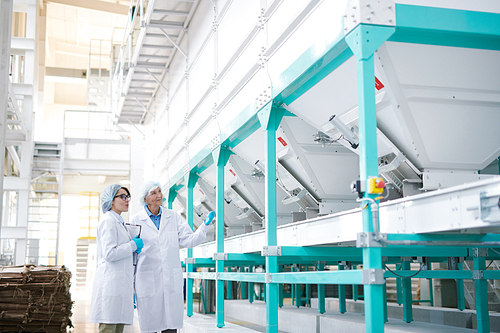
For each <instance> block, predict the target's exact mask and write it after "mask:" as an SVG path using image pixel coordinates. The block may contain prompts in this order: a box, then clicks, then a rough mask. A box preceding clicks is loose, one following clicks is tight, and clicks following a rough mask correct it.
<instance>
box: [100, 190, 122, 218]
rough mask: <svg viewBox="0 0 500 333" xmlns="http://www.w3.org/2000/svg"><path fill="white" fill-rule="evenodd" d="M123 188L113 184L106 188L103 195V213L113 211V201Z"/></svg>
mask: <svg viewBox="0 0 500 333" xmlns="http://www.w3.org/2000/svg"><path fill="white" fill-rule="evenodd" d="M122 187H123V186H121V185H120V184H113V185H109V186H106V188H105V189H104V191H102V193H101V207H102V212H103V213H106V212H107V211H108V210H111V205H112V204H113V199H114V198H115V195H116V192H118V190H119V189H121V188H122Z"/></svg>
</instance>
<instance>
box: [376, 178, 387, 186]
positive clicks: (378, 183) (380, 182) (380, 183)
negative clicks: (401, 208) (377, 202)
mask: <svg viewBox="0 0 500 333" xmlns="http://www.w3.org/2000/svg"><path fill="white" fill-rule="evenodd" d="M375 186H376V187H377V188H384V187H385V182H384V181H383V180H382V179H379V180H378V181H377V182H376V184H375Z"/></svg>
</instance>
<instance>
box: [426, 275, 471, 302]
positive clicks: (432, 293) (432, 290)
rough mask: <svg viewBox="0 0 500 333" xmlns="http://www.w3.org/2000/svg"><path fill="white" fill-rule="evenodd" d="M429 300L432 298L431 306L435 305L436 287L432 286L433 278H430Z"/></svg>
mask: <svg viewBox="0 0 500 333" xmlns="http://www.w3.org/2000/svg"><path fill="white" fill-rule="evenodd" d="M464 297H465V296H464ZM429 300H430V303H429V304H430V305H431V306H434V288H433V287H432V279H429ZM464 302H465V301H464ZM464 306H465V304H464Z"/></svg>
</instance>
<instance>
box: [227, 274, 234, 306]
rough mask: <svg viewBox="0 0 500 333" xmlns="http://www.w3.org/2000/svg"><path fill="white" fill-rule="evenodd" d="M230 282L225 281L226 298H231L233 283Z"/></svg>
mask: <svg viewBox="0 0 500 333" xmlns="http://www.w3.org/2000/svg"><path fill="white" fill-rule="evenodd" d="M229 272H231V271H229ZM231 282H232V281H227V299H233V284H232V283H231Z"/></svg>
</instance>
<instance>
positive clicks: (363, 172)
mask: <svg viewBox="0 0 500 333" xmlns="http://www.w3.org/2000/svg"><path fill="white" fill-rule="evenodd" d="M394 31H395V28H394V27H386V26H372V25H366V24H360V25H358V26H357V27H356V28H354V29H353V30H352V31H351V32H350V33H349V34H348V35H347V36H346V37H345V40H346V42H347V45H348V46H349V47H350V49H351V50H352V52H353V53H354V55H355V56H356V59H357V76H358V106H359V120H358V127H359V169H360V178H361V181H364V182H368V179H369V178H370V177H378V155H377V118H376V106H375V87H374V84H373V78H374V77H375V69H374V61H373V54H374V52H375V51H376V50H377V48H378V47H379V46H380V45H382V44H383V43H384V42H385V41H386V40H387V39H388V38H389V37H390V36H391V35H392V34H393V33H394ZM365 197H368V198H371V199H372V200H373V199H374V198H375V197H376V195H374V194H367V193H365ZM375 204H377V205H378V203H377V202H376V203H375ZM362 216H363V232H374V231H375V230H374V229H373V220H372V214H371V213H370V210H369V209H364V210H363V213H362ZM382 268H383V266H382V254H381V249H380V248H374V247H366V248H363V269H382ZM383 292H384V286H383V285H375V284H374V285H365V286H364V294H365V323H366V331H367V332H383V331H384V315H383V307H384V304H383V299H384V297H383Z"/></svg>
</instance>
